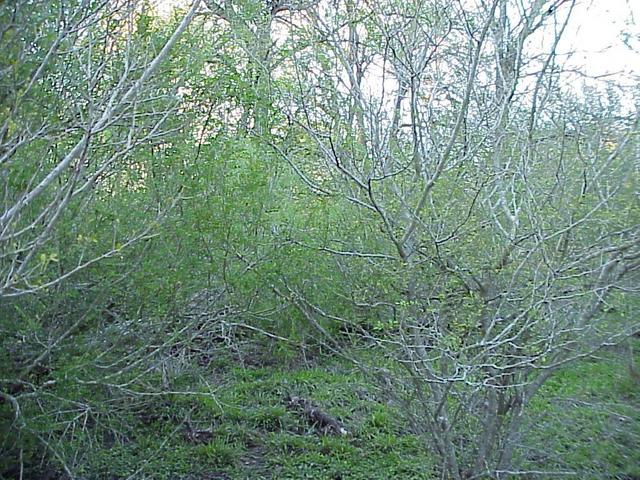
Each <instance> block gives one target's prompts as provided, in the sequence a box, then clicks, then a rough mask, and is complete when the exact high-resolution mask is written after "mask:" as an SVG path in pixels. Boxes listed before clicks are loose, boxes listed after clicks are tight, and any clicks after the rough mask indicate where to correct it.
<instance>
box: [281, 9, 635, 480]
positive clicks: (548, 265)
mask: <svg viewBox="0 0 640 480" xmlns="http://www.w3.org/2000/svg"><path fill="white" fill-rule="evenodd" d="M575 8H578V7H577V5H576V2H575V1H573V0H568V1H563V0H530V1H525V2H518V3H515V2H508V1H506V0H491V1H487V2H485V1H480V2H453V1H451V2H448V1H446V2H439V1H432V2H396V1H388V2H368V1H363V0H350V1H344V2H337V1H335V2H325V3H321V4H320V5H317V6H315V7H310V8H307V9H306V10H305V11H304V14H303V19H302V20H299V21H298V22H296V23H293V24H292V27H291V28H292V29H293V33H291V36H290V40H291V42H300V43H302V44H304V45H305V46H304V47H301V48H298V49H294V51H295V54H294V58H293V59H292V62H291V65H292V68H291V70H290V71H287V72H285V73H283V75H285V76H286V75H289V78H290V80H291V82H292V83H293V84H294V85H295V88H292V91H288V92H282V95H281V98H280V105H281V107H282V110H283V111H284V112H285V114H286V115H287V116H288V118H289V119H290V122H291V124H292V125H297V126H298V127H299V128H301V129H303V130H304V131H305V132H306V134H307V135H308V137H309V138H310V139H312V140H313V142H314V143H315V146H316V149H317V151H316V153H317V156H315V158H314V156H307V157H305V158H304V159H296V157H295V156H293V155H289V154H288V153H287V152H286V150H284V149H282V150H280V153H281V154H282V155H283V156H284V157H285V158H286V160H287V161H288V162H289V163H290V164H291V165H292V166H293V167H294V169H295V171H296V172H297V173H298V174H299V175H300V177H301V178H302V180H303V181H304V183H305V184H306V185H307V186H308V187H310V188H311V189H312V190H313V191H314V192H317V193H319V194H321V195H327V196H329V197H331V196H334V197H335V196H340V197H341V198H346V199H348V200H349V201H350V202H351V204H352V205H353V208H354V215H353V217H352V218H353V221H354V222H356V223H358V224H359V225H362V235H359V236H357V237H355V238H340V236H339V234H338V233H336V242H338V241H339V242H341V245H345V242H347V241H350V242H352V243H351V246H350V247H349V248H341V249H337V248H330V247H328V246H326V245H320V246H319V248H320V249H322V250H324V251H326V252H329V253H330V254H332V255H335V256H336V257H337V259H336V261H338V262H339V263H342V264H345V265H347V264H348V263H349V262H354V261H356V260H358V261H366V262H367V263H368V265H369V268H371V269H372V270H374V271H378V272H381V273H382V272H384V275H389V272H390V271H392V272H394V273H393V275H394V277H393V278H395V280H394V285H393V288H394V289H395V291H396V292H399V293H400V296H399V297H398V296H396V295H392V294H391V293H389V292H387V291H384V290H381V289H378V290H377V291H376V293H372V294H370V298H368V299H366V301H361V302H360V306H363V305H364V306H367V305H368V306H369V308H370V311H374V310H376V309H379V308H384V309H386V310H385V312H387V313H386V314H387V315H388V316H389V317H391V315H395V320H394V321H393V322H391V321H390V325H391V327H390V328H388V329H387V330H386V331H385V334H384V335H382V336H377V335H375V334H374V333H372V332H371V331H366V330H363V331H362V335H363V336H365V337H366V338H367V339H368V340H370V341H373V342H375V343H376V344H377V345H379V346H380V347H381V348H382V349H384V350H388V352H389V354H390V356H392V357H393V358H395V360H396V361H397V364H398V365H399V366H401V367H402V369H401V370H396V371H394V372H393V373H392V374H391V376H390V377H389V375H387V374H385V375H382V377H383V378H384V380H385V382H387V383H388V382H391V383H392V384H395V385H396V386H397V388H394V389H393V390H395V397H396V399H397V400H398V401H403V402H405V405H406V407H407V408H406V409H405V411H406V412H408V413H409V414H410V416H412V418H413V423H414V425H415V426H416V428H417V429H419V430H420V431H422V432H423V433H425V435H426V436H427V438H430V445H431V446H432V447H433V448H434V450H435V451H436V452H437V453H438V454H439V458H440V459H441V462H442V472H443V478H445V477H446V478H452V479H456V480H460V479H464V478H487V477H491V478H498V477H500V478H502V476H504V475H508V474H510V473H513V474H517V473H520V474H524V473H526V472H522V471H516V470H514V467H515V466H516V459H515V457H514V455H515V453H514V452H515V451H516V450H517V447H518V442H519V438H520V437H519V433H520V430H519V429H520V426H521V424H522V421H523V418H525V412H526V407H527V405H528V403H529V401H530V399H531V397H532V396H533V395H534V394H535V393H536V392H537V390H538V389H539V388H540V387H541V385H542V384H543V383H544V382H545V380H547V379H548V378H549V376H550V375H551V374H552V373H553V372H554V371H556V370H557V369H558V368H560V367H561V366H562V365H565V364H567V363H568V362H570V361H572V360H575V359H577V358H581V357H584V356H587V355H589V354H590V353H592V352H594V351H596V350H598V349H600V348H603V347H605V346H607V345H613V344H615V343H617V342H620V341H622V340H623V339H624V338H626V337H627V336H628V335H629V334H631V333H632V332H634V331H637V329H638V322H637V320H632V319H628V318H621V317H620V316H616V315H615V314H613V313H612V311H614V310H615V309H616V308H618V307H619V306H621V305H625V302H628V301H629V299H630V298H631V297H632V296H634V295H637V293H638V288H637V285H638V283H637V280H638V275H637V272H638V270H639V269H640V218H639V217H638V210H637V207H634V206H633V205H634V203H635V202H637V190H636V188H637V185H636V184H635V182H634V181H633V180H631V179H632V178H634V175H637V168H638V165H637V160H635V155H636V153H637V148H638V147H637V140H636V139H635V138H634V137H637V134H638V112H637V109H636V108H633V107H632V108H629V105H628V104H627V106H625V105H622V104H621V101H620V100H619V99H616V98H615V97H616V95H615V94H613V95H609V97H608V99H607V98H606V96H605V95H602V94H600V93H598V92H597V91H594V92H592V93H591V94H589V93H588V92H587V93H582V94H578V93H576V92H575V91H574V92H572V91H571V90H569V89H567V88H565V86H564V85H563V82H564V81H566V79H567V78H569V77H568V75H567V74H566V73H567V72H565V70H564V68H563V64H562V56H561V55H560V54H559V44H560V41H561V39H562V36H563V33H564V31H565V30H566V27H567V24H568V22H569V21H570V19H571V14H572V12H573V10H574V9H575ZM541 44H542V45H543V47H540V46H539V45H541ZM615 90H616V86H615V85H612V86H610V90H609V91H610V92H612V91H615ZM372 215H373V216H374V217H376V218H377V220H378V222H379V224H380V230H381V232H382V235H378V236H376V237H374V238H372V237H371V235H367V234H366V231H365V227H364V225H365V224H366V223H367V221H369V220H368V219H370V218H371V216H372ZM354 259H355V260H354ZM394 259H395V260H394ZM341 271H343V272H344V271H348V269H347V268H344V269H342V270H341ZM354 278H355V277H354ZM362 282H363V280H362V279H360V283H354V287H353V290H354V292H356V293H354V294H353V295H352V296H353V297H354V298H355V297H356V296H358V295H357V292H358V290H360V292H362V291H369V292H371V291H373V289H371V288H368V287H367V286H366V284H364V283H362ZM290 293H291V295H292V296H293V298H297V300H296V302H295V304H296V306H298V307H299V308H300V309H302V310H304V314H305V316H306V317H307V318H308V319H310V320H311V321H313V322H316V321H315V320H314V318H321V317H323V316H324V317H327V318H332V319H334V320H335V319H336V317H335V316H333V315H331V313H330V307H327V306H319V305H312V304H310V303H309V302H308V301H305V300H304V299H302V298H301V297H300V296H298V297H296V296H295V295H296V294H297V295H302V294H301V293H300V292H290ZM345 321H347V320H346V319H345ZM316 324H317V322H316ZM323 333H326V332H323ZM374 370H375V369H374ZM387 373H389V372H387ZM400 385H401V387H400ZM407 392H409V393H407Z"/></svg>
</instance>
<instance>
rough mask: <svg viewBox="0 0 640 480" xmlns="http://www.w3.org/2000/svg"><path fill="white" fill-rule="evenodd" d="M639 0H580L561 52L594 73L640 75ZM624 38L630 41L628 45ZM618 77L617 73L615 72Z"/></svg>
mask: <svg viewBox="0 0 640 480" xmlns="http://www.w3.org/2000/svg"><path fill="white" fill-rule="evenodd" d="M639 22H640V0H581V1H580V3H579V4H578V5H577V7H576V9H575V11H574V12H573V14H572V18H571V19H570V20H569V25H568V27H567V29H568V31H567V32H566V34H565V38H564V39H563V41H562V43H561V44H560V48H559V50H560V52H562V53H567V52H571V51H573V52H574V53H573V55H572V56H571V58H570V59H569V63H570V64H573V65H575V66H576V67H579V68H581V69H584V71H585V73H587V74H588V75H591V76H600V75H611V74H619V75H620V76H621V77H622V78H621V80H623V79H626V80H629V77H631V76H635V77H636V78H638V76H640V23H639ZM625 37H626V39H627V43H628V45H627V44H625ZM616 76H617V75H616Z"/></svg>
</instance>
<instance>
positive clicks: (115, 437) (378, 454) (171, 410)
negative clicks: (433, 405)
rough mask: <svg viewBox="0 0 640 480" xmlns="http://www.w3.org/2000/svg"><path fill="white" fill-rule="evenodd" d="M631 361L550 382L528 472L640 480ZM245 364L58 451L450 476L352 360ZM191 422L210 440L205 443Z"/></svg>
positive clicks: (332, 472) (242, 470)
mask: <svg viewBox="0 0 640 480" xmlns="http://www.w3.org/2000/svg"><path fill="white" fill-rule="evenodd" d="M626 362H627V359H626V358H625V355H624V353H620V352H618V353H611V352H610V353H605V354H602V355H601V356H600V358H597V359H590V360H585V361H583V362H581V363H580V364H577V365H573V366H571V367H570V368H567V369H565V370H563V371H561V372H559V373H558V375H556V376H555V377H553V378H552V379H551V380H550V381H549V382H548V383H547V384H545V386H544V387H543V389H542V390H541V392H540V395H539V396H538V397H536V398H535V399H534V400H533V402H532V404H531V406H530V410H529V412H528V414H529V415H530V416H529V417H528V418H530V421H529V422H528V424H527V425H525V430H524V434H523V438H522V443H523V444H524V448H523V449H522V450H519V454H520V456H521V459H522V460H523V469H530V470H546V471H554V470H555V471H559V470H572V471H578V472H579V475H578V476H577V477H573V478H581V479H582V478H584V479H590V478H594V479H596V478H612V479H620V480H623V479H625V480H629V479H634V478H640V448H638V446H639V445H640V408H639V407H640V388H639V384H638V382H637V380H635V379H633V378H632V377H631V376H630V375H629V371H628V368H627V363H626ZM237 365H238V364H237V362H236V361H235V360H234V358H232V357H231V356H228V357H223V356H221V357H220V358H219V359H217V361H216V368H215V369H211V368H210V369H208V370H205V371H204V372H202V373H200V374H198V375H194V374H193V372H191V373H190V374H188V375H184V376H183V377H180V378H174V379H172V382H173V386H174V388H176V389H184V390H187V389H188V388H191V389H192V390H193V389H194V388H197V389H200V390H201V391H203V392H210V393H211V395H207V396H202V397H199V396H189V397H179V396H168V397H153V398H152V399H147V400H141V401H140V404H139V405H137V404H131V403H125V404H123V405H121V406H120V407H119V408H120V411H121V415H111V416H108V415H106V414H105V415H103V414H102V413H101V412H100V411H98V410H96V411H93V413H92V416H93V417H95V420H92V422H90V424H91V426H90V427H87V428H86V429H84V430H82V431H79V432H78V433H77V434H76V435H75V436H73V437H72V438H67V439H66V440H64V441H62V442H60V443H59V444H56V445H55V446H56V447H57V448H59V449H62V451H64V452H65V454H66V458H76V459H77V463H75V464H74V467H77V473H78V474H80V475H82V476H83V477H84V478H86V479H103V478H104V479H109V480H116V479H124V478H128V477H130V476H132V478H136V479H138V478H149V479H158V480H162V479H182V480H197V479H305V478H308V479H318V480H323V479H326V480H331V479H354V480H357V479H363V480H365V479H367V480H368V479H373V480H375V479H381V480H382V479H395V478H398V479H432V478H433V479H436V478H438V477H437V476H436V473H435V472H437V465H436V464H435V462H436V459H435V458H434V457H433V456H432V455H430V453H429V451H428V450H427V449H426V447H425V442H424V439H422V438H420V437H419V436H417V435H414V434H412V433H411V431H410V430H409V429H408V428H407V426H406V423H405V422H404V420H403V418H402V415H401V412H399V411H398V410H397V408H396V407H394V406H393V405H389V404H387V403H384V402H381V401H379V400H378V397H377V391H376V388H375V387H374V386H373V385H371V384H370V383H368V381H367V379H366V378H364V377H363V376H362V375H361V374H360V373H359V372H358V371H357V370H355V369H354V368H353V367H352V366H351V365H350V364H348V363H346V362H343V361H339V360H336V359H331V358H328V359H327V358H325V359H324V360H323V362H322V363H318V364H315V365H313V366H311V367H304V366H300V365H298V366H296V364H295V362H293V361H291V362H288V363H287V364H284V365H272V366H258V367H251V368H241V367H238V366H237ZM203 375H204V376H203ZM206 375H208V376H206ZM83 394H85V393H83ZM86 394H87V395H88V393H86ZM94 394H95V392H94ZM290 395H296V396H301V397H304V398H309V399H312V400H313V401H314V402H315V403H316V404H317V405H318V406H320V407H321V408H322V409H323V410H324V411H326V412H327V413H329V414H330V415H332V416H334V417H336V418H337V419H339V420H340V421H341V422H342V423H343V424H344V425H345V427H346V429H347V430H348V431H349V434H348V435H347V436H344V437H340V436H330V435H321V434H319V433H318V432H317V431H315V429H314V428H313V427H312V426H310V425H309V424H308V422H307V421H306V420H305V419H304V418H303V417H302V416H301V415H300V414H299V412H297V411H294V410H291V409H289V408H287V398H288V396H290ZM94 401H95V404H96V405H100V402H104V401H105V399H104V398H102V397H101V398H98V397H96V398H95V399H94ZM112 406H113V405H112ZM93 417H92V418H93ZM185 419H188V421H189V424H190V425H191V426H192V427H193V429H195V430H201V431H206V432H209V435H210V438H205V439H204V440H202V441H194V440H193V438H191V437H189V435H188V434H187V431H186V428H185ZM80 466H81V467H80ZM535 478H549V479H552V478H554V477H553V476H548V477H544V476H543V477H540V476H537V477H535Z"/></svg>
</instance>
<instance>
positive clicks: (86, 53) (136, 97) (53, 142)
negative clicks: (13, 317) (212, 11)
mask: <svg viewBox="0 0 640 480" xmlns="http://www.w3.org/2000/svg"><path fill="white" fill-rule="evenodd" d="M142 5H143V3H141V2H130V1H117V2H102V1H100V2H93V1H83V2H80V3H73V2H72V3H67V2H39V5H38V6H37V8H36V6H35V5H33V2H27V1H18V2H9V3H5V4H4V5H3V6H2V7H1V10H0V18H1V19H2V25H3V29H2V35H1V37H0V48H2V50H3V51H4V52H8V53H9V54H8V55H5V56H4V57H3V60H2V62H3V63H2V66H1V67H0V68H2V72H3V75H2V84H1V86H0V88H1V91H0V102H1V108H2V111H1V113H0V125H1V127H0V138H1V144H0V169H1V170H0V176H1V177H2V191H3V194H2V200H1V203H0V212H1V215H0V298H3V297H4V298H8V297H12V296H19V295H23V294H26V293H32V292H35V291H38V290H41V289H44V288H48V287H52V286H54V285H56V284H58V283H59V282H61V281H62V280H64V279H66V278H68V277H70V276H71V275H73V274H74V273H76V272H78V271H79V270H82V269H83V268H85V267H87V266H89V265H91V264H93V263H95V262H97V261H99V260H101V259H104V258H108V257H110V256H113V255H115V254H117V253H118V252H119V251H120V250H122V249H123V248H125V247H127V246H129V245H131V244H133V243H135V242H137V241H138V240H140V239H143V238H146V237H147V236H148V235H149V233H150V229H149V228H146V227H145V228H142V229H140V230H139V231H138V233H136V234H134V235H133V236H131V237H130V238H117V239H114V242H113V244H112V245H110V246H109V247H106V248H103V249H102V252H101V253H100V254H98V255H96V256H94V257H93V258H85V257H84V256H83V255H82V254H81V255H79V256H78V258H77V259H76V262H75V264H73V263H71V264H68V266H67V268H65V269H64V270H63V269H60V270H58V271H56V272H52V271H51V269H47V267H48V266H49V265H51V264H52V263H55V262H57V261H58V260H59V259H58V258H57V256H56V254H55V253H54V252H52V251H51V250H52V249H47V246H48V245H50V244H51V243H52V239H53V238H54V234H55V232H56V226H57V224H58V223H59V221H60V219H61V218H62V217H63V216H64V215H65V212H66V211H67V210H68V208H69V206H70V205H72V204H76V205H78V204H81V203H82V202H86V200H87V198H89V199H90V198H91V196H92V195H95V194H96V190H97V189H98V190H101V189H102V190H104V189H107V190H108V188H109V187H108V186H107V185H108V183H109V180H108V179H109V176H110V175H111V174H112V173H113V172H115V171H118V169H122V167H123V166H124V164H125V160H126V158H127V156H128V155H129V154H130V153H131V152H132V151H133V150H134V149H135V148H136V147H138V146H139V145H142V144H150V143H157V142H159V141H161V139H162V137H163V136H164V135H166V133H167V131H166V130H165V128H164V124H165V122H166V120H167V119H168V118H169V117H170V116H171V115H172V114H175V113H176V109H177V102H176V101H175V92H173V93H172V92H170V91H160V90H158V89H157V87H156V86H154V85H153V82H152V76H153V74H154V73H155V72H156V71H157V70H158V67H159V66H160V65H161V63H162V62H163V61H164V60H165V58H166V57H167V55H168V53H169V51H170V50H171V48H172V47H173V46H174V45H175V43H176V42H177V40H178V39H179V38H180V36H181V35H182V33H183V32H184V31H185V29H186V28H187V27H188V26H189V24H190V22H191V21H192V19H193V18H194V16H195V14H196V13H197V11H198V9H199V6H200V2H199V1H195V2H193V3H192V5H191V8H190V9H189V10H188V12H186V14H185V15H184V17H183V18H182V20H181V21H180V22H179V24H178V25H177V26H176V27H175V29H174V30H173V31H172V32H171V33H170V35H169V37H168V39H167V40H166V41H165V42H164V44H162V45H153V44H151V45H150V44H149V43H148V41H145V39H144V36H145V29H146V26H145V21H148V19H149V17H148V16H147V15H145V14H144V11H143V10H141V8H143V7H142ZM176 87H177V85H176ZM172 95H174V99H173V100H172V98H171V96H172ZM161 100H162V101H161ZM163 102H164V103H163ZM67 260H70V259H67ZM69 263H70V262H69ZM44 270H47V271H46V272H45V273H44V274H43V271H44Z"/></svg>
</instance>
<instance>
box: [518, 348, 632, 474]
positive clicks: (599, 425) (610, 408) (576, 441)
mask: <svg viewBox="0 0 640 480" xmlns="http://www.w3.org/2000/svg"><path fill="white" fill-rule="evenodd" d="M636 351H638V349H636ZM627 357H628V355H627V354H626V353H625V352H617V353H612V352H607V353H602V354H599V355H598V357H594V358H592V359H590V360H585V361H583V362H581V363H579V364H577V365H573V366H571V367H570V368H567V369H565V370H563V371H561V372H559V373H558V374H557V375H555V376H554V377H553V378H551V379H550V380H549V381H548V382H547V383H546V384H545V385H544V386H543V388H542V390H541V392H540V394H539V396H537V397H536V398H534V400H533V402H532V405H531V413H532V415H531V421H530V424H529V425H528V426H527V429H526V432H527V433H526V438H525V440H526V443H527V444H528V445H530V446H531V448H530V450H529V451H528V452H526V453H525V464H528V466H530V467H536V468H540V467H542V466H543V467H544V470H554V469H555V470H578V471H579V472H580V478H584V479H590V478H593V479H596V478H616V479H621V480H622V479H625V480H629V479H638V478H640V383H639V382H638V380H637V379H634V378H633V377H632V376H631V375H630V372H629V369H628V358H627ZM636 363H637V361H636ZM541 446H544V448H542V447H541ZM549 478H552V477H549Z"/></svg>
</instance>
